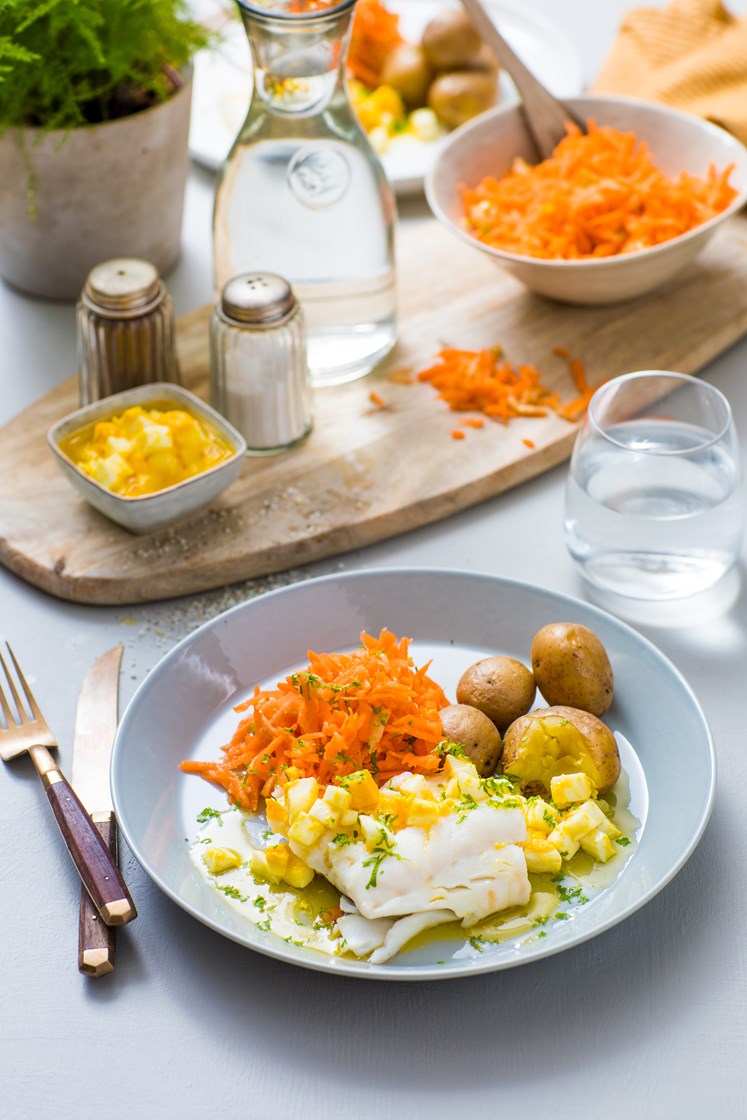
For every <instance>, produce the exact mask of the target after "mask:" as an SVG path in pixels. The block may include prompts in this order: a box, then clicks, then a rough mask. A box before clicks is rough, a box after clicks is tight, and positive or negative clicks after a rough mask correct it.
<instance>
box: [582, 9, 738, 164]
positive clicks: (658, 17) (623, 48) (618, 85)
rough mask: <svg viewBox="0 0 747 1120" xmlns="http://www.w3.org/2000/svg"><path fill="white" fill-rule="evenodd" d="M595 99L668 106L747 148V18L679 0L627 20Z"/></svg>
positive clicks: (633, 14)
mask: <svg viewBox="0 0 747 1120" xmlns="http://www.w3.org/2000/svg"><path fill="white" fill-rule="evenodd" d="M593 92H594V93H612V94H621V95H627V96H630V97H638V98H641V99H642V100H645V101H660V102H663V103H664V104H665V105H671V106H672V107H674V108H677V109H685V110H687V111H688V112H690V113H695V114H696V115H697V116H700V117H705V118H706V119H707V120H710V121H713V122H714V123H715V124H720V125H721V126H722V127H723V128H726V129H728V130H729V132H732V133H733V134H734V135H735V136H737V137H738V138H739V139H740V140H741V141H742V142H743V143H747V16H741V17H736V16H734V15H732V14H731V13H730V12H729V11H727V10H726V8H724V6H723V5H722V4H721V3H720V2H719V0H674V3H672V4H670V5H669V6H668V7H667V8H663V9H652V8H634V9H633V10H632V11H630V12H628V14H627V15H626V16H625V18H624V20H623V22H622V24H621V26H620V30H619V32H618V36H617V39H616V40H615V42H614V44H613V46H612V49H611V51H610V54H609V56H608V58H607V60H606V62H605V63H604V66H603V67H602V70H601V72H600V74H599V77H598V78H597V80H596V82H595V84H594V87H593Z"/></svg>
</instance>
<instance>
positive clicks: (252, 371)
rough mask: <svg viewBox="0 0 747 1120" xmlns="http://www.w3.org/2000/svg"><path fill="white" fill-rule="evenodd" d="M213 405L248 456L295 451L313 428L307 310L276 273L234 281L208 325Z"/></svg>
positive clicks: (253, 274) (253, 273) (222, 297)
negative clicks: (239, 437) (242, 442)
mask: <svg viewBox="0 0 747 1120" xmlns="http://www.w3.org/2000/svg"><path fill="white" fill-rule="evenodd" d="M210 358H211V362H210V365H211V401H212V404H213V406H214V408H217V410H218V411H219V412H220V413H222V414H223V415H224V416H225V417H226V419H227V420H228V422H229V423H230V424H233V426H234V427H235V428H237V429H238V430H239V431H240V432H241V434H242V435H243V437H244V439H245V440H246V442H247V454H249V455H273V454H276V453H277V452H280V451H287V450H288V449H289V448H291V447H295V446H296V445H297V444H299V443H301V442H302V441H303V440H304V439H306V437H307V436H308V434H309V432H310V431H311V423H312V417H311V383H310V378H309V370H308V365H307V362H306V336H305V330H304V322H303V316H302V313H301V308H300V305H299V303H298V300H297V299H296V297H295V295H294V293H293V290H292V289H291V286H290V284H288V282H287V281H286V280H284V279H283V278H282V277H281V276H276V275H275V274H274V273H271V272H251V273H244V274H243V275H241V276H235V277H234V278H233V279H232V280H229V281H228V283H227V284H226V285H225V287H224V288H223V291H222V293H221V296H220V298H219V299H218V301H217V303H216V306H215V310H214V311H213V316H212V320H211V323H210Z"/></svg>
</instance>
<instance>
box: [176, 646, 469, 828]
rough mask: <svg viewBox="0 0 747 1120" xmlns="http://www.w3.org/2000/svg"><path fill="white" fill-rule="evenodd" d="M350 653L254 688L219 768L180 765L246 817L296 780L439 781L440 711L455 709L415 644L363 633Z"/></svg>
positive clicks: (318, 656) (312, 660)
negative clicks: (356, 775)
mask: <svg viewBox="0 0 747 1120" xmlns="http://www.w3.org/2000/svg"><path fill="white" fill-rule="evenodd" d="M361 643H362V644H361V646H360V647H359V648H358V649H356V650H354V651H353V652H352V653H314V652H313V651H312V650H310V651H309V653H308V660H309V663H308V667H307V668H306V669H304V670H302V671H300V672H298V673H291V674H290V675H289V676H287V677H286V678H285V679H284V680H282V681H280V682H279V683H278V685H277V686H276V687H275V688H273V689H260V688H259V687H256V688H255V690H254V694H253V695H252V697H251V698H250V699H249V700H246V701H244V703H242V704H239V705H238V706H237V707H236V708H235V709H234V710H235V711H237V712H249V714H248V715H246V716H244V718H243V719H242V720H241V722H240V723H239V726H238V727H237V729H236V732H235V733H234V735H233V738H232V739H231V741H230V743H227V744H226V746H224V747H223V758H222V759H220V760H219V761H217V762H197V761H194V760H188V761H186V762H182V764H181V769H182V770H184V771H185V772H186V773H188V774H198V775H200V776H201V777H203V778H206V779H207V780H208V781H210V782H215V783H216V785H219V786H222V787H223V789H225V790H226V792H227V794H228V796H229V799H230V800H231V801H232V802H234V803H235V804H237V805H239V806H240V807H241V808H243V809H251V810H256V809H257V807H258V805H259V799H260V797H269V796H270V794H271V793H272V791H273V790H274V789H275V787H276V786H277V785H278V784H280V785H284V784H286V782H289V781H291V780H293V779H295V778H306V777H314V778H316V779H317V780H318V781H319V783H320V784H321V785H329V784H330V783H332V782H334V781H336V780H338V779H340V778H342V777H344V776H345V775H346V774H352V773H353V772H354V771H356V770H364V769H365V770H369V771H370V772H371V773H372V774H373V775H374V776H375V778H376V780H377V781H378V782H379V783H383V782H385V781H387V780H388V779H389V778H391V777H393V776H394V775H395V774H400V773H402V772H403V771H404V770H411V771H414V772H415V773H419V774H432V773H433V772H434V771H436V770H438V769H439V767H440V766H441V764H442V761H443V760H442V758H441V756H440V755H439V754H437V753H436V747H437V746H438V744H439V743H440V742H441V740H442V739H443V731H442V728H441V719H440V716H439V714H438V713H439V711H440V710H441V708H445V707H446V706H447V704H448V700H447V699H446V697H445V695H444V693H443V691H442V690H441V688H440V687H439V686H438V685H437V684H436V683H435V682H434V681H432V680H431V679H430V677H429V676H428V668H429V665H424V666H423V667H422V668H419V669H418V668H416V666H415V665H414V663H413V660H412V657H411V656H410V652H409V647H410V639H409V638H402V639H398V638H396V637H395V636H394V634H392V633H391V632H390V631H389V630H382V631H381V633H380V634H379V636H378V638H374V637H372V636H371V635H370V634H366V633H365V632H364V633H362V634H361Z"/></svg>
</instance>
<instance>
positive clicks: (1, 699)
mask: <svg viewBox="0 0 747 1120" xmlns="http://www.w3.org/2000/svg"><path fill="white" fill-rule="evenodd" d="M8 649H10V646H8ZM0 665H2V667H3V672H4V673H5V679H6V681H7V682H8V685H9V686H10V689H11V692H12V693H13V696H14V697H15V701H16V704H18V702H19V701H18V693H17V692H16V690H15V687H14V685H13V681H12V679H11V676H10V673H9V672H8V666H7V665H6V664H5V662H4V661H3V655H2V654H1V653H0ZM0 707H2V709H3V715H4V716H5V722H6V723H7V725H8V727H17V726H18V718H19V717H18V716H14V715H13V712H12V710H11V707H10V704H9V703H8V700H7V697H6V695H5V693H4V692H3V687H2V684H0ZM20 714H21V713H20V712H19V715H20Z"/></svg>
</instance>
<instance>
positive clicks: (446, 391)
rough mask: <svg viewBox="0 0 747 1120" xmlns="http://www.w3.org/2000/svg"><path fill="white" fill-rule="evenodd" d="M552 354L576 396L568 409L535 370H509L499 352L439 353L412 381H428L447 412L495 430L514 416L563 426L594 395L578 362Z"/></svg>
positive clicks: (561, 351)
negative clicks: (549, 419)
mask: <svg viewBox="0 0 747 1120" xmlns="http://www.w3.org/2000/svg"><path fill="white" fill-rule="evenodd" d="M555 352H556V354H558V356H559V357H564V358H565V359H566V360H568V363H569V366H570V372H571V375H572V377H573V379H574V383H575V386H576V390H577V392H578V394H579V395H578V397H576V398H575V399H574V400H572V401H570V402H569V403H568V404H563V403H562V402H561V400H560V397H559V396H558V394H557V393H555V392H552V391H551V390H550V389H548V388H546V387H545V386H544V385H543V384H542V377H541V374H540V372H539V370H537V369H536V368H535V367H534V366H531V365H512V364H511V362H508V361H506V360H505V359H504V357H503V352H502V350H501V348H500V347H499V346H496V347H493V348H491V349H486V350H457V349H455V348H454V347H446V348H445V349H443V350H441V351H439V353H438V355H437V361H436V363H435V364H434V365H432V366H430V367H429V368H428V369H424V370H422V371H421V372H420V373H419V374H418V380H419V381H430V383H431V384H432V385H433V387H434V388H436V389H438V391H439V394H438V395H439V397H440V399H441V400H442V401H445V402H446V403H447V404H448V406H449V408H451V409H452V411H454V412H482V413H483V414H484V415H485V416H489V417H490V418H491V420H496V421H498V422H499V423H501V424H508V423H509V421H510V420H513V419H515V418H516V417H519V416H547V414H548V412H556V413H557V414H558V415H559V416H562V417H563V419H564V420H570V421H573V420H577V419H578V418H579V417H580V416H581V415H582V414H583V413H584V411H585V410H586V406H587V405H588V403H589V398H590V397H591V394H592V393H593V392H594V390H593V389H592V388H591V387H590V386H589V385H588V384H587V381H586V375H585V372H584V366H583V362H581V361H580V360H579V359H578V358H573V359H571V358H570V357H569V355H568V352H567V351H566V350H564V349H563V348H562V347H558V348H556V351H555ZM452 435H454V433H453V432H452ZM455 438H459V437H455Z"/></svg>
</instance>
